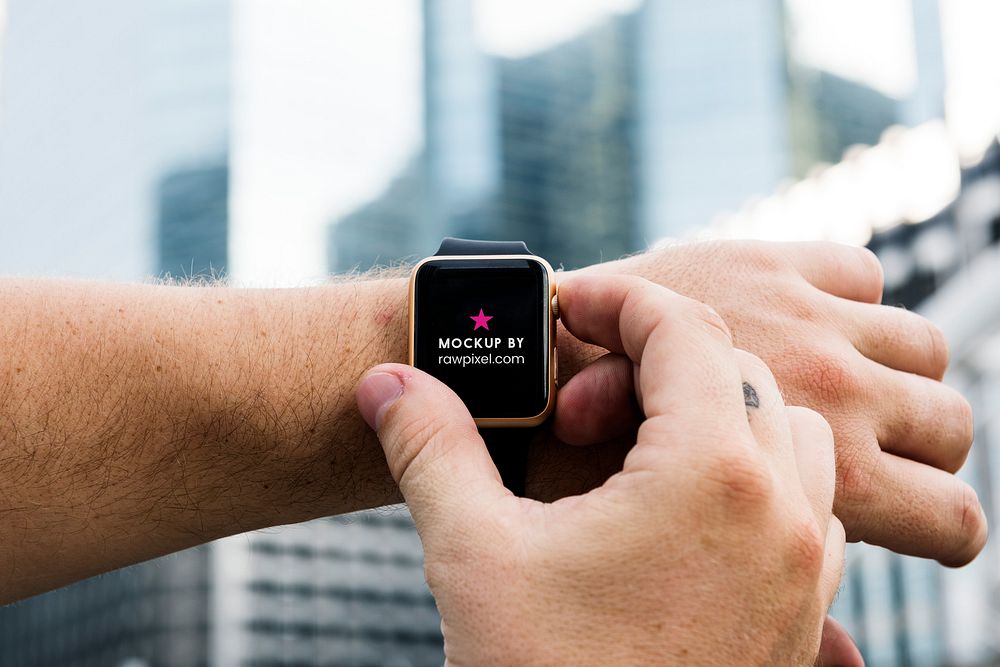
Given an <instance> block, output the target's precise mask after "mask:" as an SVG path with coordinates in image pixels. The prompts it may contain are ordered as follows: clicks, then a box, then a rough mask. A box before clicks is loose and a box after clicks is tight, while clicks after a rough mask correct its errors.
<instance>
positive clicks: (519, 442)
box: [434, 236, 536, 496]
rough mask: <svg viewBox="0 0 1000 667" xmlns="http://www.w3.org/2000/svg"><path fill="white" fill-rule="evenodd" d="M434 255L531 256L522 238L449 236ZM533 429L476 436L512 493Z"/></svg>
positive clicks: (520, 485) (519, 488) (518, 492)
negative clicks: (504, 239)
mask: <svg viewBox="0 0 1000 667" xmlns="http://www.w3.org/2000/svg"><path fill="white" fill-rule="evenodd" d="M434 254H435V255H533V254H534V253H532V252H531V251H530V250H528V245H527V244H526V243H525V242H524V241H478V240H473V239H458V238H455V237H452V236H448V237H445V239H444V240H443V241H441V247H439V248H438V251H437V252H436V253H434ZM535 430H536V429H533V428H481V429H479V433H480V435H482V436H483V441H484V442H485V443H486V448H487V449H489V450H490V456H491V457H493V463H494V464H495V465H496V467H497V471H498V472H499V473H500V479H502V480H503V483H504V486H506V487H507V488H508V489H510V490H511V493H513V494H514V495H515V496H523V495H524V482H525V477H526V476H527V472H528V443H529V442H530V441H531V438H532V436H533V435H534V433H535Z"/></svg>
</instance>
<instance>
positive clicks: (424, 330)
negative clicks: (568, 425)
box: [412, 257, 552, 419]
mask: <svg viewBox="0 0 1000 667" xmlns="http://www.w3.org/2000/svg"><path fill="white" fill-rule="evenodd" d="M413 281H414V282H413V304H412V305H413V365H414V366H416V367H417V368H419V369H421V370H423V371H426V372H427V373H430V374H431V375H433V376H435V377H436V378H438V379H439V380H441V381H442V382H444V383H445V384H447V385H448V386H449V387H451V388H452V389H453V390H454V391H455V393H457V394H458V395H459V397H461V398H462V400H463V401H464V402H465V404H466V406H467V407H468V408H469V411H470V412H471V413H472V416H473V417H475V418H477V419H528V418H532V417H536V416H538V415H540V414H541V413H543V412H544V411H545V410H546V407H547V406H548V403H549V387H550V385H549V379H550V378H549V373H550V371H549V356H550V348H551V345H552V341H550V340H549V319H548V318H549V317H550V315H549V274H548V271H547V269H546V267H545V266H544V265H543V264H542V263H541V262H540V261H538V260H536V259H533V258H531V257H525V258H523V259H521V258H516V259H515V258H512V259H444V258H442V259H434V258H431V259H429V260H427V261H425V262H424V263H423V264H421V265H420V266H419V267H418V268H417V270H416V273H415V274H414V276H413Z"/></svg>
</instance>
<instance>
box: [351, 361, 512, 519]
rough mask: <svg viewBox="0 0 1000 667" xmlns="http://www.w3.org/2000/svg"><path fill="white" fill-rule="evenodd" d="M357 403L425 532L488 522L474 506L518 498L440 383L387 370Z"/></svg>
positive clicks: (413, 372)
mask: <svg viewBox="0 0 1000 667" xmlns="http://www.w3.org/2000/svg"><path fill="white" fill-rule="evenodd" d="M357 400H358V409H359V410H360V411H361V415H362V416H363V417H364V419H365V421H366V422H368V425H369V426H371V427H372V428H374V429H375V431H376V433H378V438H379V441H380V442H381V443H382V449H383V451H384V452H385V458H386V461H387V462H388V463H389V470H390V471H391V472H392V476H393V479H395V480H396V482H397V483H398V484H399V489H400V491H402V493H403V497H404V498H405V499H406V502H407V504H408V505H409V507H410V512H411V514H413V518H414V520H415V521H416V522H417V524H418V525H421V524H424V525H439V524H441V523H442V522H446V523H447V522H449V521H454V520H456V519H460V518H461V517H462V516H470V517H473V516H482V515H481V513H480V511H479V510H478V509H477V508H475V507H473V506H474V505H475V506H476V507H481V505H480V503H483V502H484V501H485V502H490V501H495V500H497V499H499V498H501V497H503V496H506V495H510V492H509V491H507V489H506V488H505V487H504V486H503V482H501V480H500V475H499V473H498V472H497V469H496V466H495V465H493V460H492V459H491V458H490V455H489V452H488V451H487V449H486V445H485V444H484V443H483V439H482V437H480V435H479V431H478V430H476V423H475V421H473V419H472V415H471V414H469V410H468V408H466V407H465V404H464V403H463V402H462V400H461V399H460V398H459V397H458V396H457V395H456V394H455V392H453V391H452V390H451V389H449V388H448V387H447V386H445V385H444V384H443V383H442V382H440V381H439V380H437V379H435V378H433V377H431V376H430V375H428V374H427V373H424V372H423V371H421V370H419V369H416V368H413V367H412V366H407V365H405V364H382V365H380V366H376V367H375V368H372V369H371V370H370V371H368V373H366V374H365V376H364V377H363V378H362V379H361V382H360V383H359V384H358V389H357ZM428 519H432V521H431V522H428Z"/></svg>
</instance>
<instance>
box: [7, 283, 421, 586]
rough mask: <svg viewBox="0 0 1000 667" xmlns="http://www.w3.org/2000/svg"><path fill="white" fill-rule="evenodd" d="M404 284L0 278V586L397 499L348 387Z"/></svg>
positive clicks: (400, 323)
mask: <svg viewBox="0 0 1000 667" xmlns="http://www.w3.org/2000/svg"><path fill="white" fill-rule="evenodd" d="M405 287H406V286H405V281H404V280H399V279H394V280H370V281H352V282H343V283H339V284H336V285H331V286H325V287H316V288H308V289H291V290H235V289H227V288H222V287H167V286H149V285H112V284H99V283H89V282H75V281H21V280H5V281H0V304H2V307H3V315H2V317H0V349H2V350H3V351H4V352H3V354H2V355H0V382H2V384H0V466H2V469H3V470H4V473H5V474H4V479H5V480H6V481H5V482H4V483H3V484H2V490H3V507H2V508H0V509H2V510H3V511H2V512H0V530H2V531H3V535H4V536H5V539H4V541H3V543H2V546H0V557H2V559H3V562H4V564H5V567H4V568H3V569H2V570H0V601H10V600H13V599H17V598H19V597H23V596H25V595H30V594H33V593H36V592H40V591H42V590H46V589H49V588H52V587H54V586H58V585H61V584H63V583H67V582H69V581H72V580H74V579H77V578H80V577H83V576H88V575H91V574H96V573H98V572H102V571H106V570H108V569H112V568H114V567H118V566H121V565H125V564H128V563H131V562H136V561H139V560H143V559H146V558H151V557H154V556H157V555H161V554H163V553H168V552H171V551H175V550H177V549H181V548H185V547H187V546H191V545H194V544H199V543H202V542H205V541H208V540H211V539H214V538H217V537H221V536H224V535H228V534H232V533H236V532H240V531H243V530H249V529H253V528H259V527H263V526H270V525H277V524H284V523H292V522H296V521H302V520H306V519H310V518H314V517H317V516H322V515H327V514H337V513H342V512H347V511H352V510H356V509H362V508H367V507H374V506H378V505H382V504H386V503H388V502H393V501H395V500H397V499H398V496H397V491H396V488H395V485H394V484H393V482H392V480H391V478H390V477H389V474H388V471H387V469H386V466H385V462H384V459H383V456H382V453H381V448H380V447H379V445H378V442H377V441H376V440H375V438H374V436H373V435H371V434H369V432H368V429H367V427H365V425H364V423H363V422H362V421H361V419H360V418H359V417H358V416H357V414H356V408H355V404H354V384H355V382H356V381H357V378H358V377H359V376H360V375H361V373H362V372H363V371H364V370H365V369H366V368H368V367H370V366H372V365H374V364H375V363H378V362H381V361H385V360H387V359H388V360H393V361H405V350H406V342H405V341H406V338H405V318H406V310H405Z"/></svg>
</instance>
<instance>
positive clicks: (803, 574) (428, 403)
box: [358, 275, 844, 666]
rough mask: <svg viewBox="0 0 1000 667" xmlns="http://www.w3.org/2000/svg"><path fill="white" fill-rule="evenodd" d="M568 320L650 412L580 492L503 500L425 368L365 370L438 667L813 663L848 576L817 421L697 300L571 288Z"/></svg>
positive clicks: (363, 404) (365, 396)
mask: <svg viewBox="0 0 1000 667" xmlns="http://www.w3.org/2000/svg"><path fill="white" fill-rule="evenodd" d="M560 306H561V311H562V317H563V320H564V323H565V325H566V327H567V328H568V329H569V330H570V331H571V332H572V333H573V334H574V335H575V336H577V337H578V338H580V339H582V340H585V341H587V342H590V343H593V344H596V345H600V346H602V347H604V348H606V349H608V350H610V351H611V352H612V353H613V354H616V355H621V356H622V357H623V358H627V359H628V360H629V361H630V364H631V368H632V372H633V376H634V378H635V382H634V396H633V398H634V400H636V401H637V403H638V405H639V406H640V408H641V411H642V414H643V415H644V421H643V422H642V424H641V426H640V428H639V431H638V436H637V438H636V443H635V446H634V447H633V448H632V449H631V450H630V452H629V454H628V456H627V457H626V459H625V462H624V467H623V469H622V470H621V472H620V473H618V474H616V475H613V476H612V477H611V478H610V479H608V480H607V481H606V482H605V483H604V484H603V485H602V486H600V487H599V488H597V489H594V490H592V491H590V492H588V493H586V494H584V495H579V496H572V497H567V498H563V499H561V500H558V501H556V502H554V503H551V504H547V503H542V502H538V501H535V500H530V499H526V498H518V497H515V496H513V495H512V494H511V493H510V492H509V491H508V490H507V489H506V488H504V486H503V484H502V483H501V481H500V477H499V475H498V473H497V470H496V468H495V466H494V465H493V462H492V461H491V459H490V457H489V454H488V452H487V450H486V447H485V446H484V444H483V441H482V439H481V438H480V436H479V434H478V432H477V430H476V427H475V423H474V422H473V420H472V417H471V416H470V414H469V412H468V410H467V409H466V408H465V406H464V404H463V403H462V402H461V400H460V399H459V398H458V397H457V396H456V395H455V394H454V392H452V391H451V390H450V389H449V388H447V387H446V386H445V385H444V384H442V383H441V382H439V381H437V380H436V379H434V378H432V377H431V376H429V375H427V374H425V373H423V372H421V371H419V370H417V369H414V368H411V367H409V366H404V365H399V364H384V365H382V366H377V367H376V368H374V369H372V370H371V371H370V372H369V373H368V374H367V375H366V376H365V378H364V379H363V380H362V382H361V385H360V386H359V388H358V404H359V407H360V409H361V412H362V414H363V415H364V416H365V419H366V420H367V421H368V423H369V424H371V425H372V426H373V427H374V428H376V430H377V432H378V436H379V440H380V441H381V443H382V446H383V448H384V450H385V453H386V458H387V459H388V462H389V467H390V470H391V471H392V474H393V476H394V478H395V479H396V480H397V482H398V483H399V485H400V489H401V490H402V493H403V495H404V497H405V498H406V500H407V502H408V504H409V506H410V511H411V512H412V514H413V517H414V519H415V521H416V524H417V529H418V531H419V532H420V537H421V540H422V541H423V545H424V550H425V555H426V573H427V578H428V582H429V583H430V586H431V590H432V591H433V593H434V595H435V598H436V600H437V603H438V607H439V609H440V611H441V616H442V629H443V631H444V636H445V652H446V655H447V659H448V664H451V665H486V664H488V665H519V666H530V665H564V664H572V665H607V664H616V665H617V664H628V665H646V664H648V665H653V664H656V665H661V664H683V665H719V666H722V665H733V664H739V665H808V664H812V661H813V659H814V658H815V656H816V655H817V652H818V650H819V642H820V634H821V629H822V627H823V623H824V619H825V617H826V611H827V609H828V607H829V606H830V603H831V601H832V599H833V596H834V594H835V593H836V590H837V587H838V584H839V581H840V577H841V571H842V567H843V549H844V530H843V527H842V526H841V524H840V522H839V521H838V520H837V519H836V517H834V516H833V515H832V513H831V507H832V503H833V492H834V478H835V473H834V461H833V438H832V436H831V432H830V429H829V427H828V426H827V424H826V422H825V421H824V420H823V419H822V418H821V417H820V416H819V415H818V414H816V413H815V412H812V411H810V410H806V409H803V408H786V407H785V406H784V403H783V401H782V398H781V395H780V394H779V392H778V389H777V386H776V385H775V382H774V379H773V377H772V376H771V373H770V371H769V370H768V369H767V367H766V366H765V365H764V364H763V363H762V362H761V361H760V360H758V359H757V358H756V357H753V356H752V355H750V354H748V353H746V352H742V351H739V350H735V349H734V348H733V346H732V340H731V337H730V334H729V331H728V329H727V327H726V325H725V324H724V323H723V321H722V319H721V318H720V317H719V316H718V315H717V314H715V312H714V311H712V310H711V309H710V308H708V307H707V306H704V305H702V304H700V303H698V302H695V301H693V300H691V299H688V298H685V297H681V296H679V295H677V294H674V293H673V292H670V291H669V290H667V289H665V288H663V287H659V286H657V285H655V284H653V283H651V282H648V281H646V280H642V279H639V278H634V277H626V276H582V275H581V276H575V277H572V278H570V279H568V280H566V281H565V282H564V283H563V284H562V285H561V286H560ZM744 382H746V383H749V385H750V386H752V388H753V391H752V392H748V400H747V401H746V403H745V402H744V389H743V383H744ZM595 386H596V385H595ZM610 386H612V387H614V386H616V385H610ZM623 390H624V389H623ZM620 399H621V397H609V400H620ZM557 409H559V408H557ZM572 417H573V415H566V414H564V415H562V418H572Z"/></svg>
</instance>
